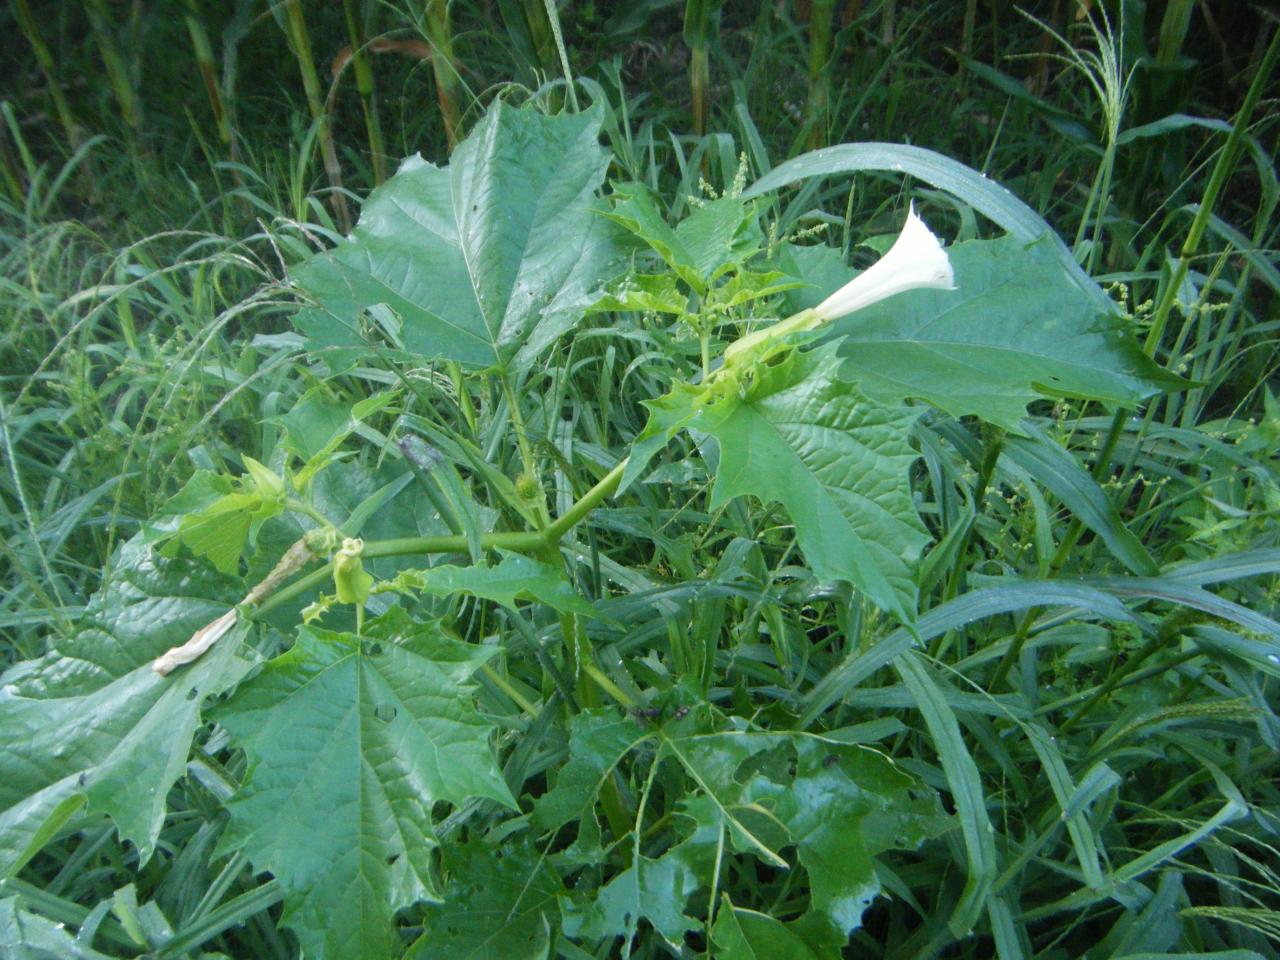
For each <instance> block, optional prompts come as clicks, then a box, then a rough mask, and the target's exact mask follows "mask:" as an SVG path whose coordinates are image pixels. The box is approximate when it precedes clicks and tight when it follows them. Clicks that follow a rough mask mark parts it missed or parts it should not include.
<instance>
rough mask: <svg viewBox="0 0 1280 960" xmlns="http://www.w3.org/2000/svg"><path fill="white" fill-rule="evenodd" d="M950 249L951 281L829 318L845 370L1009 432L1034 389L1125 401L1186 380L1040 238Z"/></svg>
mask: <svg viewBox="0 0 1280 960" xmlns="http://www.w3.org/2000/svg"><path fill="white" fill-rule="evenodd" d="M948 253H949V255H950V258H951V265H952V269H953V270H954V273H955V289H954V290H911V291H908V292H906V293H902V294H899V295H898V296H895V297H891V298H889V299H888V300H883V301H881V302H879V303H876V304H873V305H871V306H870V307H867V308H866V309H864V310H859V311H858V312H857V313H854V314H851V315H850V316H848V317H845V318H844V319H843V320H840V321H837V322H836V323H835V324H833V326H832V329H831V333H830V336H831V337H833V338H834V337H839V338H842V339H841V343H840V355H841V356H843V357H845V358H846V365H845V367H844V369H843V370H842V371H841V372H842V375H843V376H845V377H847V378H849V379H851V380H855V381H857V383H858V385H859V387H860V388H861V389H862V390H863V391H864V392H865V393H867V394H868V395H869V396H871V397H873V398H875V399H877V400H880V401H882V402H885V403H896V402H900V401H901V400H903V399H905V398H908V397H911V398H918V399H923V400H927V401H928V402H929V403H932V404H934V405H935V406H937V407H940V408H942V409H943V410H946V411H947V412H948V413H950V414H952V415H953V416H963V415H965V414H976V415H978V416H980V417H983V418H984V419H986V420H989V421H991V422H992V423H995V424H998V425H1000V426H1002V427H1004V428H1006V429H1008V430H1010V431H1013V432H1014V433H1018V432H1020V428H1019V421H1021V419H1022V418H1023V417H1024V416H1025V415H1026V405H1027V404H1028V403H1029V402H1030V401H1031V400H1034V399H1036V398H1037V397H1041V396H1077V397H1086V398H1090V399H1095V400H1102V401H1106V402H1109V403H1116V404H1132V403H1135V402H1137V401H1138V400H1140V399H1142V398H1143V397H1146V396H1150V395H1151V394H1152V393H1155V392H1156V391H1158V390H1160V389H1165V388H1173V387H1177V386H1179V385H1181V384H1183V383H1184V381H1182V380H1181V379H1180V378H1178V377H1176V376H1174V375H1173V374H1170V373H1168V372H1167V371H1165V370H1162V369H1161V368H1160V367H1158V366H1156V365H1155V364H1154V363H1153V362H1152V361H1151V360H1150V359H1149V358H1148V357H1147V356H1146V355H1145V354H1143V352H1142V351H1141V349H1139V347H1138V344H1137V342H1136V341H1135V340H1134V338H1133V331H1132V329H1130V328H1128V327H1127V325H1126V324H1125V322H1124V320H1123V319H1122V318H1120V317H1119V316H1118V314H1117V313H1116V311H1115V310H1113V309H1109V308H1107V307H1105V306H1103V305H1101V304H1100V303H1099V301H1098V299H1097V298H1095V297H1093V296H1091V295H1090V294H1089V293H1087V292H1086V291H1084V290H1082V289H1081V287H1080V285H1079V283H1078V282H1077V280H1076V279H1075V278H1073V277H1071V276H1070V275H1069V274H1068V273H1067V271H1066V270H1065V269H1064V267H1063V265H1062V264H1061V262H1060V261H1059V259H1058V257H1057V255H1056V253H1055V251H1054V247H1053V245H1052V244H1051V243H1050V241H1049V240H1048V239H1047V238H1046V239H1042V240H1039V241H1036V242H1034V243H1029V244H1028V243H1025V242H1023V241H1021V240H1018V239H1015V238H1013V237H1003V238H1001V239H999V240H972V241H969V242H967V243H961V244H957V245H956V246H954V247H952V248H950V249H949V250H948Z"/></svg>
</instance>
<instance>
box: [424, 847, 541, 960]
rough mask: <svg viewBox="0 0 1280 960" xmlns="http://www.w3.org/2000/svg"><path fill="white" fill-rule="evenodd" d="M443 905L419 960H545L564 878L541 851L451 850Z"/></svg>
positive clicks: (429, 924)
mask: <svg viewBox="0 0 1280 960" xmlns="http://www.w3.org/2000/svg"><path fill="white" fill-rule="evenodd" d="M445 865H446V867H447V869H448V870H449V872H450V881H449V887H448V889H447V890H446V896H445V900H444V902H443V903H441V904H439V905H434V904H433V905H432V906H429V907H428V908H427V910H426V919H425V921H424V926H425V928H426V929H425V932H424V933H423V935H422V938H421V939H420V940H419V941H418V943H417V944H415V949H414V950H412V951H411V952H410V954H409V956H410V957H412V958H413V960H542V958H544V957H546V956H547V951H548V950H549V949H550V947H551V938H550V936H549V931H550V930H552V929H554V928H555V926H556V924H557V922H558V920H559V916H560V910H559V906H558V903H557V898H559V897H560V896H562V895H563V894H564V892H565V890H564V884H563V883H561V882H560V877H559V876H558V875H557V874H556V872H555V871H554V870H552V869H551V867H550V865H549V864H548V863H547V860H546V858H545V857H544V856H543V855H542V853H541V851H539V850H535V849H533V848H531V847H529V846H527V845H524V844H519V843H507V844H504V845H503V848H502V850H501V851H500V852H499V851H497V850H490V849H488V848H486V847H483V846H481V845H480V844H468V845H460V846H455V847H450V848H448V849H447V850H446V851H445Z"/></svg>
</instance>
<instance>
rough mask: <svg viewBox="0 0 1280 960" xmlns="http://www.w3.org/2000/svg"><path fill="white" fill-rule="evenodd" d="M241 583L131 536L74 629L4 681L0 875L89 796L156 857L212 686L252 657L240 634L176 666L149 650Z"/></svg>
mask: <svg viewBox="0 0 1280 960" xmlns="http://www.w3.org/2000/svg"><path fill="white" fill-rule="evenodd" d="M243 593H244V586H243V584H242V583H240V581H238V580H236V579H234V578H231V577H223V576H220V575H218V574H216V573H214V572H212V571H210V570H209V569H208V567H207V566H206V565H204V564H199V563H196V562H193V561H191V560H187V559H168V558H165V557H161V556H159V555H157V553H156V552H155V551H154V550H153V549H152V548H151V547H150V546H149V545H148V544H147V543H146V542H145V540H144V539H143V537H142V536H138V537H135V538H134V539H133V540H131V541H129V542H128V543H126V544H124V545H123V546H122V547H121V548H120V550H119V551H118V552H117V554H116V557H115V566H114V569H113V571H112V573H111V580H110V582H109V584H108V585H107V586H106V587H105V588H104V589H103V590H101V591H100V592H99V593H98V594H96V595H95V596H94V597H93V599H92V600H91V601H90V603H89V607H88V609H87V610H86V612H85V616H84V619H83V620H82V621H81V622H80V624H79V625H78V626H77V628H76V630H75V632H74V633H72V634H71V635H69V636H66V637H60V638H58V639H57V640H55V641H54V644H53V647H52V649H51V650H50V651H49V652H48V653H47V654H45V655H44V656H43V657H40V658H38V659H36V660H29V661H26V662H24V663H19V664H18V665H16V666H14V667H13V668H12V669H11V670H9V671H8V672H7V673H6V674H5V675H4V676H3V677H2V678H0V730H3V731H4V739H5V748H4V750H3V752H0V875H5V874H8V873H10V872H12V871H14V870H16V869H18V868H20V867H21V866H22V864H23V863H24V862H25V861H26V860H27V859H29V858H30V857H31V855H33V854H34V853H35V852H36V851H37V850H38V849H39V847H40V846H41V845H43V844H44V843H46V842H48V840H49V839H51V836H50V834H51V833H52V832H54V831H56V830H57V829H58V828H59V827H60V826H61V825H62V824H63V823H65V822H66V821H67V819H68V818H69V817H71V816H73V815H74V814H75V813H76V811H77V810H78V808H79V807H80V806H81V805H82V804H84V803H87V804H88V808H89V809H90V810H91V811H101V812H105V813H107V814H109V815H110V816H111V818H112V819H113V820H114V821H115V823H116V826H117V828H118V829H119V831H120V835H121V837H123V838H124V839H126V840H129V841H131V842H133V843H134V844H135V845H136V846H137V847H138V850H139V852H140V854H141V855H142V858H143V859H144V860H145V859H146V858H147V857H149V856H150V854H151V852H152V850H153V849H154V848H155V842H156V838H157V836H158V835H159V832H160V827H161V825H162V824H163V821H164V811H165V799H166V796H167V794H168V791H169V788H170V787H171V786H172V785H173V783H174V782H175V781H176V780H177V779H178V778H179V777H180V776H182V774H183V773H184V771H185V770H186V763H187V754H188V751H189V750H190V747H191V738H192V735H193V734H194V732H195V730H196V726H197V724H198V723H199V718H200V704H201V701H202V699H203V697H204V695H205V694H206V693H216V692H218V691H219V690H220V689H223V688H224V687H225V686H227V685H228V684H230V683H232V682H234V680H235V679H236V678H237V677H239V676H241V675H242V674H243V671H244V669H245V668H246V667H247V665H248V664H247V663H246V662H245V661H242V660H239V659H237V658H236V655H235V654H236V650H237V647H238V646H239V641H240V638H241V637H242V636H243V631H236V632H234V633H232V634H231V635H229V636H226V637H224V638H223V639H222V640H221V641H219V643H218V644H217V645H216V646H215V647H214V649H213V650H212V651H211V652H210V653H209V654H207V655H206V656H205V657H203V658H202V659H201V660H199V661H198V662H197V663H195V664H193V665H192V666H190V667H184V668H183V669H181V670H179V671H177V672H176V673H174V674H173V675H171V676H169V677H161V676H160V675H159V674H157V673H156V672H155V671H154V670H152V669H151V661H152V660H153V659H155V658H156V657H157V656H159V655H160V654H161V653H163V652H165V651H166V650H167V649H169V648H170V647H174V646H177V645H179V644H182V643H185V642H186V641H187V640H189V639H190V638H191V635H192V633H194V632H195V631H196V630H198V629H199V628H201V627H203V626H205V625H206V624H207V623H209V622H210V621H212V620H214V619H216V618H217V617H219V616H220V615H222V614H223V613H225V612H226V611H227V609H228V608H229V607H230V606H231V605H232V604H233V603H234V602H235V601H236V600H237V599H239V597H240V595H242V594H243Z"/></svg>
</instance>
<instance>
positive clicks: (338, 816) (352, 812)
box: [217, 611, 515, 960]
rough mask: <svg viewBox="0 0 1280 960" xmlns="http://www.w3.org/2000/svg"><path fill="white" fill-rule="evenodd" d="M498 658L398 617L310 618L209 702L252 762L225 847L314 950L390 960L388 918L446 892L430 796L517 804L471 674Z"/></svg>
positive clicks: (394, 940) (320, 957) (392, 936)
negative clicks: (364, 622)
mask: <svg viewBox="0 0 1280 960" xmlns="http://www.w3.org/2000/svg"><path fill="white" fill-rule="evenodd" d="M493 652H494V651H493V649H492V648H490V649H482V648H479V647H474V646H471V645H469V644H465V643H462V642H461V641H459V640H455V639H453V638H451V637H449V636H447V635H446V634H445V633H444V632H443V631H442V630H441V629H440V628H439V627H438V626H435V625H430V624H416V623H413V622H411V621H409V620H408V618H407V617H406V616H405V615H404V614H403V613H402V612H400V611H392V612H391V613H389V614H387V615H385V616H384V617H381V618H379V619H378V620H376V621H373V622H372V623H371V624H370V625H369V626H368V628H367V631H366V634H365V636H364V638H363V639H358V638H357V637H355V636H353V635H351V634H339V633H329V632H327V631H322V630H316V629H309V628H305V627H304V628H302V629H301V630H300V631H299V633H298V640H297V643H296V644H295V645H294V647H293V648H292V649H291V650H289V651H288V652H287V653H285V654H282V655H281V656H279V657H277V658H276V659H275V660H273V661H271V662H270V663H268V664H267V665H266V668H265V669H264V670H263V672H262V673H261V674H259V675H258V676H257V677H255V678H253V679H252V680H250V681H249V682H247V683H245V684H244V685H242V686H241V688H240V689H239V690H238V691H237V693H236V696H235V697H234V698H233V699H232V700H231V701H229V702H228V703H227V704H226V705H225V706H224V707H223V708H222V709H221V710H219V711H218V714H217V717H218V720H219V722H221V723H222V724H223V725H224V726H225V727H226V728H227V729H228V730H229V731H230V733H231V734H232V737H233V738H234V739H235V740H236V741H237V742H238V743H240V744H242V745H243V746H244V748H245V751H246V753H247V754H248V756H249V759H250V770H249V774H248V776H247V778H246V780H245V782H244V784H243V785H242V787H241V789H240V791H239V792H238V793H237V794H236V796H235V797H233V798H232V800H231V801H230V802H229V804H228V808H229V810H230V812H231V823H230V825H229V826H228V829H227V834H226V836H225V837H224V839H223V845H224V847H225V848H230V849H235V848H243V849H244V850H246V851H247V852H248V854H249V856H250V858H251V859H252V861H253V863H254V864H255V865H256V866H257V868H258V869H260V870H269V871H270V872H271V873H273V874H274V875H275V876H276V878H277V879H278V880H279V881H280V884H281V886H283V887H284V890H285V914H284V923H285V924H287V925H288V926H290V927H292V928H293V929H294V930H295V931H296V932H297V934H298V938H299V940H300V941H301V942H302V944H303V948H304V950H305V951H306V953H307V955H308V956H311V957H315V958H316V960H343V958H353V960H355V958H359V960H381V958H390V957H393V956H398V955H399V940H398V935H397V933H396V927H395V923H394V914H395V911H396V910H397V909H399V908H401V907H405V906H408V905H410V904H413V903H415V902H417V901H419V900H424V899H439V893H438V892H437V889H436V882H435V880H434V878H433V876H432V868H431V850H432V848H433V847H434V846H435V845H436V838H435V832H434V821H433V816H432V807H433V805H435V804H436V803H450V804H453V805H458V804H461V803H462V802H463V801H465V800H466V799H467V798H469V797H485V798H488V799H491V800H494V801H497V802H499V803H502V804H505V805H507V806H511V807H514V806H515V801H514V800H513V799H512V797H511V794H510V791H509V790H508V789H507V785H506V783H505V782H504V781H503V779H502V776H501V773H500V772H499V771H498V768H497V765H496V764H495V762H494V758H493V751H492V748H491V747H490V745H489V736H490V732H491V730H492V726H491V725H490V724H489V723H487V722H486V721H485V720H483V719H482V718H481V717H480V715H479V714H478V713H477V712H476V709H475V707H474V706H473V704H472V701H471V697H470V693H471V687H470V686H469V685H468V683H467V681H468V678H469V677H470V676H471V674H472V673H474V672H475V671H476V670H477V669H479V667H480V665H481V664H482V663H483V662H484V661H485V660H487V659H488V658H489V657H490V656H491V655H492V653H493Z"/></svg>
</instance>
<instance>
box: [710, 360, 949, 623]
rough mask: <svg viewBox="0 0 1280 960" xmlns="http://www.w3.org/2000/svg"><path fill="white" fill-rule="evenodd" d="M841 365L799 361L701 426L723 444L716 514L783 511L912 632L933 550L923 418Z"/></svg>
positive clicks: (821, 562) (810, 544)
mask: <svg viewBox="0 0 1280 960" xmlns="http://www.w3.org/2000/svg"><path fill="white" fill-rule="evenodd" d="M839 367H840V363H839V361H838V360H837V359H836V358H835V357H834V356H833V351H832V350H831V349H830V348H823V349H818V350H814V351H810V352H807V353H796V354H793V355H792V357H791V358H790V359H789V360H788V361H786V362H785V363H784V365H783V366H782V367H779V368H777V369H770V370H769V371H767V372H766V373H765V374H764V375H763V376H762V377H761V378H760V380H759V381H758V382H757V384H756V385H755V386H754V387H753V388H752V390H751V392H749V393H748V394H747V396H746V398H745V399H742V400H739V399H738V398H737V397H736V396H735V397H729V398H727V399H725V400H722V401H720V402H718V403H717V404H715V405H713V406H710V407H707V408H705V409H704V410H702V411H701V412H700V413H699V414H698V416H697V417H696V418H695V419H693V420H692V421H691V422H690V426H691V427H692V428H694V429H698V430H703V431H705V432H707V433H709V434H711V435H712V436H714V437H715V438H716V439H717V440H719V441H720V467H719V470H718V472H717V474H716V483H715V488H714V491H713V496H712V507H713V508H715V507H717V506H719V505H721V504H723V503H725V502H727V501H728V500H730V499H731V498H733V497H736V496H742V495H745V494H750V495H752V496H755V497H759V498H760V499H761V500H764V501H766V502H767V501H771V500H776V501H778V502H779V503H781V504H782V505H783V506H784V507H785V508H786V511H787V515H788V516H789V517H790V518H791V520H792V522H793V523H794V524H795V528H796V539H797V540H798V541H799V543H800V548H801V550H802V551H803V553H804V556H805V559H806V560H807V561H808V562H809V565H810V566H811V567H812V568H813V571H814V573H816V574H817V576H818V577H820V578H822V579H824V580H846V581H848V582H849V583H852V584H853V585H854V586H855V587H857V588H858V589H859V590H862V591H864V592H865V593H866V594H867V596H868V597H870V598H871V600H872V601H873V602H874V603H876V604H877V605H878V606H880V607H881V608H882V609H885V610H887V611H889V612H891V613H893V614H894V615H895V616H897V617H898V618H899V619H901V620H902V621H903V622H906V623H910V622H912V621H913V620H914V619H915V612H916V611H915V607H916V587H915V582H914V580H913V576H912V567H913V565H914V564H915V562H916V560H917V559H918V558H919V556H920V551H921V549H922V548H923V546H924V544H926V543H927V542H928V540H929V537H928V534H927V533H926V532H925V529H924V525H923V524H922V523H921V522H920V519H919V517H917V516H916V512H915V508H914V506H913V505H912V500H911V487H910V483H909V477H908V469H909V467H910V465H911V463H912V461H913V460H915V458H916V457H917V456H918V454H917V453H916V451H915V450H913V449H912V448H911V445H910V443H909V442H908V435H909V431H910V427H911V425H912V423H914V421H915V419H916V417H917V416H918V415H919V411H918V410H912V409H910V408H908V407H905V406H901V405H888V404H885V403H880V402H876V401H873V400H871V399H868V398H867V397H866V396H864V395H863V394H862V393H860V392H859V390H858V389H857V388H856V387H854V386H852V385H850V384H849V383H847V382H845V381H844V380H842V379H840V377H839V376H838V374H837V372H838V370H839Z"/></svg>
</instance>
